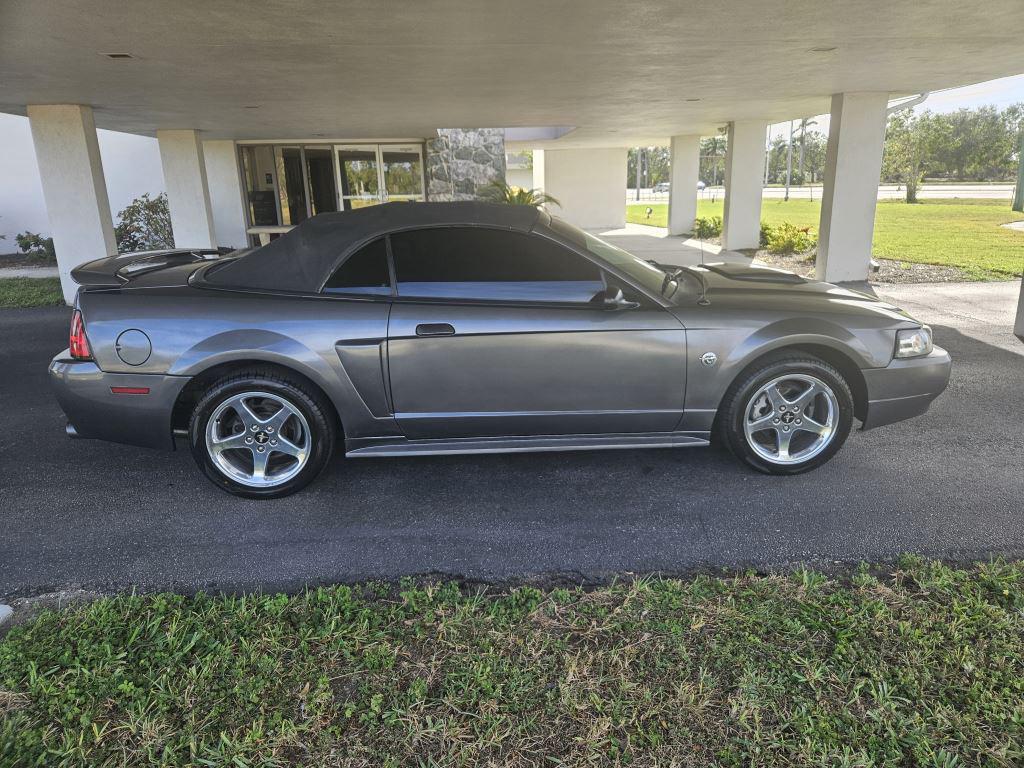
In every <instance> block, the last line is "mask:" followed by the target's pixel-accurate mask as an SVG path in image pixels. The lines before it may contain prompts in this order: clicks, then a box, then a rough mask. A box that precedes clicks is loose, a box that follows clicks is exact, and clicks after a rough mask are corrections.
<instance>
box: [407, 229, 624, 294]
mask: <svg viewBox="0 0 1024 768" xmlns="http://www.w3.org/2000/svg"><path fill="white" fill-rule="evenodd" d="M391 252H392V255H393V257H394V260H395V277H396V279H397V281H398V284H397V290H398V295H399V296H408V297H415V298H450V299H473V300H485V301H529V302H534V301H539V302H545V301H551V302H572V303H581V302H588V301H591V300H592V299H593V298H594V296H595V295H596V294H597V293H598V292H600V291H602V290H603V289H604V281H603V279H602V275H601V270H600V269H599V268H598V267H597V265H595V264H594V263H593V262H590V261H588V260H587V259H585V258H583V257H582V256H580V255H578V254H576V253H573V252H572V251H570V250H568V249H567V248H565V247H563V246H561V245H559V244H557V243H553V242H551V241H550V240H547V239H545V238H542V237H539V236H533V235H526V234H522V233H519V232H509V231H507V230H499V229H486V228H478V227H442V228H436V229H419V230H413V231H410V232H399V233H396V234H394V235H392V236H391Z"/></svg>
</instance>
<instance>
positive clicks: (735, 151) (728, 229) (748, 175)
mask: <svg viewBox="0 0 1024 768" xmlns="http://www.w3.org/2000/svg"><path fill="white" fill-rule="evenodd" d="M767 131H768V123H767V122H766V121H764V120H743V121H736V122H732V123H729V139H728V146H727V147H726V153H725V215H724V216H723V217H722V247H723V248H726V249H728V250H733V251H735V250H738V249H740V248H757V247H758V245H760V242H761V194H762V191H763V183H764V179H763V178H762V176H761V174H762V173H763V172H764V155H765V148H764V140H765V135H766V133H767Z"/></svg>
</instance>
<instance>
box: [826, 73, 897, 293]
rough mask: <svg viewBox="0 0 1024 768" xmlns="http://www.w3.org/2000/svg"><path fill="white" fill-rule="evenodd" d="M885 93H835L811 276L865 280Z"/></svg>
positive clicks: (834, 280)
mask: <svg viewBox="0 0 1024 768" xmlns="http://www.w3.org/2000/svg"><path fill="white" fill-rule="evenodd" d="M888 102H889V94H887V93H837V94H834V95H833V96H832V114H831V117H830V120H829V128H828V148H827V149H826V151H825V184H824V188H823V190H822V198H821V222H820V225H819V227H818V263H817V269H816V276H817V278H818V279H819V280H825V281H826V282H829V283H840V282H846V281H861V280H867V279H868V271H869V268H870V264H871V236H872V234H873V233H874V229H875V203H876V201H877V200H878V178H879V176H880V175H881V171H882V147H883V145H884V143H885V121H886V106H887V105H888Z"/></svg>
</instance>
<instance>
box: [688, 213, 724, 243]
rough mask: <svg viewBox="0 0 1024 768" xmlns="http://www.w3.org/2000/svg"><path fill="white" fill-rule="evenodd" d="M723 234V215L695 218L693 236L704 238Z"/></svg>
mask: <svg viewBox="0 0 1024 768" xmlns="http://www.w3.org/2000/svg"><path fill="white" fill-rule="evenodd" d="M721 234H722V217H721V216H708V217H706V218H705V217H698V218H696V219H694V220H693V236H694V237H699V238H701V239H702V240H704V239H706V238H709V237H718V236H719V235H721Z"/></svg>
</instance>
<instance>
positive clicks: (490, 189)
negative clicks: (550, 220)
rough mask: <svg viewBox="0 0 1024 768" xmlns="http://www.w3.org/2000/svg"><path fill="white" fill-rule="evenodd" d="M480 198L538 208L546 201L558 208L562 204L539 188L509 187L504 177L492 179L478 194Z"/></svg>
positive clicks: (490, 201)
mask: <svg viewBox="0 0 1024 768" xmlns="http://www.w3.org/2000/svg"><path fill="white" fill-rule="evenodd" d="M480 198H481V199H482V200H486V201H487V202H489V203H503V204H505V205H532V206H533V207H534V208H539V207H540V206H542V205H545V204H546V203H552V204H553V205H557V206H558V207H559V208H561V207H562V204H561V203H560V202H558V200H556V199H555V198H553V197H552V196H551V195H549V194H547V193H545V192H542V191H541V190H539V189H523V188H521V187H510V186H509V184H508V182H507V181H505V180H504V179H497V180H496V181H492V182H491V183H490V185H488V186H487V188H486V189H484V191H483V193H482V194H481V195H480Z"/></svg>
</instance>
